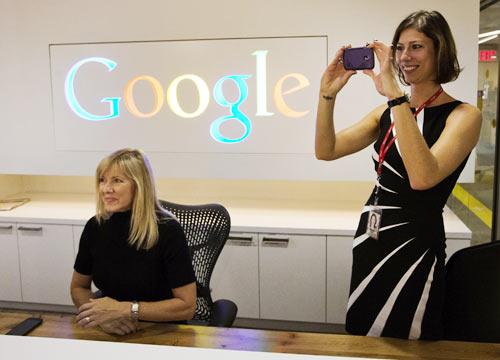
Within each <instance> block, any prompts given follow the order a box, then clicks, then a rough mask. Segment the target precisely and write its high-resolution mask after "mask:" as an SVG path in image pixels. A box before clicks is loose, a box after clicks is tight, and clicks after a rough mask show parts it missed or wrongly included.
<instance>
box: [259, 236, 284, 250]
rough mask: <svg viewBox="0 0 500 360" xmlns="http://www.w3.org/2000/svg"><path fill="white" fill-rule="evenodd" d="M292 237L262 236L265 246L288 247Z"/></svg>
mask: <svg viewBox="0 0 500 360" xmlns="http://www.w3.org/2000/svg"><path fill="white" fill-rule="evenodd" d="M289 242H290V238H287V237H267V236H264V237H263V238H262V245H264V246H276V247H288V243H289Z"/></svg>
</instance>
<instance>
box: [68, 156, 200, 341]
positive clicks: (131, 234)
mask: <svg viewBox="0 0 500 360" xmlns="http://www.w3.org/2000/svg"><path fill="white" fill-rule="evenodd" d="M96 192H97V210H96V215H95V216H94V217H92V218H91V219H90V220H89V221H88V222H87V224H86V225H85V228H84V230H83V233H82V236H81V239H80V246H79V249H78V255H77V257H76V261H75V266H74V272H73V278H72V281H71V297H72V299H73V303H74V304H75V306H76V307H77V308H78V315H77V317H76V322H77V325H79V326H82V327H85V328H90V327H95V326H99V327H101V328H102V329H103V330H104V331H106V332H108V333H113V334H119V335H124V334H129V333H131V332H134V331H135V330H136V329H137V320H146V321H179V320H188V319H191V318H192V317H193V314H194V311H195V308H196V285H195V277H194V271H193V267H192V264H191V258H190V255H189V251H188V247H187V243H186V238H185V235H184V232H183V230H182V228H181V226H180V224H179V223H178V221H177V220H176V219H175V218H174V217H173V216H172V215H171V214H169V213H168V212H165V211H164V210H162V208H161V207H160V206H159V203H158V199H157V197H156V191H155V186H154V180H153V174H152V171H151V166H150V163H149V161H148V159H147V157H146V156H145V154H144V153H143V152H142V151H140V150H135V149H122V150H118V151H116V152H114V153H112V154H111V155H109V156H107V157H106V158H104V159H103V160H102V161H101V162H100V163H99V166H98V167H97V170H96ZM92 281H93V282H94V284H95V285H96V286H97V287H98V288H99V289H100V291H101V292H102V295H103V297H101V298H98V299H96V298H95V295H94V294H93V293H92V291H91V287H90V286H91V283H92Z"/></svg>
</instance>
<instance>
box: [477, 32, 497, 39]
mask: <svg viewBox="0 0 500 360" xmlns="http://www.w3.org/2000/svg"><path fill="white" fill-rule="evenodd" d="M499 34H500V30H495V31H490V32H487V33H482V34H479V36H478V37H479V38H483V37H486V36H492V35H499Z"/></svg>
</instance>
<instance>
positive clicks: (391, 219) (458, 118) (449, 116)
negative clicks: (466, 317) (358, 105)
mask: <svg viewBox="0 0 500 360" xmlns="http://www.w3.org/2000/svg"><path fill="white" fill-rule="evenodd" d="M368 47H370V48H372V49H373V50H374V53H375V56H376V58H377V60H378V62H379V65H380V72H379V73H378V74H376V73H375V72H374V71H373V70H364V71H363V73H365V74H366V75H368V76H370V77H371V78H372V79H373V82H374V84H375V88H376V90H377V91H378V92H379V93H380V94H381V95H383V96H385V97H386V98H387V103H384V104H382V105H380V106H378V107H377V108H375V109H374V110H372V111H371V112H370V113H368V114H367V115H366V116H365V117H364V118H362V119H361V120H360V121H358V122H357V123H355V124H354V125H352V126H350V127H348V128H346V129H343V130H342V131H339V132H336V130H335V127H334V105H335V100H336V97H337V94H338V93H339V92H340V90H341V89H342V88H343V87H344V86H345V85H346V83H347V82H348V80H349V78H350V77H351V76H352V75H354V74H355V73H356V71H354V70H346V69H345V68H344V66H343V64H342V57H343V54H344V51H345V49H346V48H345V47H342V48H341V49H339V50H338V52H337V53H336V55H335V58H334V59H333V61H332V62H331V63H330V64H329V66H328V68H327V69H326V71H325V72H324V74H323V77H322V80H321V86H320V96H319V104H318V113H317V122H316V145H315V146H316V157H317V158H318V159H320V160H335V159H338V158H340V157H343V156H346V155H349V154H352V153H355V152H357V151H359V150H362V149H364V148H366V147H367V146H370V145H372V144H373V148H374V151H373V155H372V158H373V162H374V168H375V172H376V174H377V180H376V184H375V187H374V189H373V191H372V194H371V195H370V197H369V199H368V201H367V202H366V204H365V207H364V209H363V212H362V214H361V217H360V221H359V225H358V229H357V232H356V235H355V239H354V243H353V266H352V276H351V288H350V296H349V301H348V309H347V318H346V329H347V331H348V332H350V333H352V334H358V335H369V336H389V337H398V338H409V339H439V338H441V337H442V335H443V325H442V309H443V302H444V290H445V288H444V271H445V257H446V254H445V233H444V226H443V218H442V211H443V207H444V205H445V203H446V200H447V199H448V196H449V195H450V193H451V191H452V189H453V187H454V185H455V183H456V181H457V179H458V177H459V175H460V173H461V171H462V170H463V168H464V166H465V164H466V162H467V158H468V156H469V154H470V152H471V151H472V149H473V148H474V146H475V145H476V143H477V141H478V138H479V132H480V128H481V114H480V111H479V110H478V109H477V108H476V107H474V106H472V105H469V104H466V103H463V102H461V101H459V100H456V99H455V98H453V97H452V96H451V95H450V94H448V93H446V92H445V91H444V90H443V88H442V87H441V84H444V83H447V82H450V81H453V80H455V79H456V78H457V77H458V75H459V73H460V67H459V65H458V60H457V54H456V49H455V42H454V40H453V36H452V34H451V31H450V28H449V25H448V23H447V22H446V20H445V19H444V17H443V16H442V15H441V14H440V13H439V12H437V11H431V12H428V11H418V12H415V13H412V14H410V15H409V16H408V17H407V18H405V19H404V20H403V21H402V22H401V23H400V24H399V26H398V28H397V29H396V31H395V34H394V37H393V41H392V46H387V45H385V44H384V43H382V42H379V41H374V42H373V43H371V44H369V45H368ZM398 78H399V80H400V81H401V82H402V83H404V84H406V85H409V86H410V89H411V93H410V94H409V96H407V95H405V94H404V92H403V90H402V89H401V87H400V85H399V83H398ZM368 219H369V221H368Z"/></svg>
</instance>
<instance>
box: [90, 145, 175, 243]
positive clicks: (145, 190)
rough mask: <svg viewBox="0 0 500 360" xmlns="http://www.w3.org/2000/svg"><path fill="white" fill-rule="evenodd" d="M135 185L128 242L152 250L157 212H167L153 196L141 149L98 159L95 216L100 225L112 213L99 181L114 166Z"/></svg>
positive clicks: (154, 194)
mask: <svg viewBox="0 0 500 360" xmlns="http://www.w3.org/2000/svg"><path fill="white" fill-rule="evenodd" d="M115 166H116V168H117V169H119V170H120V171H121V172H122V173H123V175H124V176H125V177H127V178H128V179H129V180H130V181H132V183H133V184H134V196H133V200H132V209H131V210H132V216H131V221H130V233H129V238H128V242H129V244H130V245H131V246H134V247H136V248H137V250H139V249H146V250H147V249H151V248H152V247H153V246H155V245H156V243H157V242H158V236H159V234H158V224H157V220H158V216H157V212H162V213H165V214H167V215H170V214H168V212H166V211H164V210H163V209H162V207H161V206H160V203H159V202H158V198H157V197H156V189H155V184H154V177H153V171H152V169H151V164H150V162H149V160H148V158H147V157H146V155H145V154H144V152H142V151H141V150H137V149H128V148H127V149H121V150H117V151H115V152H114V153H112V154H111V155H109V156H107V157H105V158H104V159H102V160H101V162H100V163H99V165H98V166H97V169H96V173H95V186H96V195H97V205H96V219H97V221H98V223H99V224H101V223H102V222H103V221H105V220H107V219H109V217H110V216H111V214H110V213H108V212H107V211H106V210H105V208H104V202H103V200H102V196H101V193H100V191H99V183H100V179H101V177H102V176H103V174H104V173H105V172H106V171H108V170H109V169H111V168H112V167H115Z"/></svg>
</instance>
